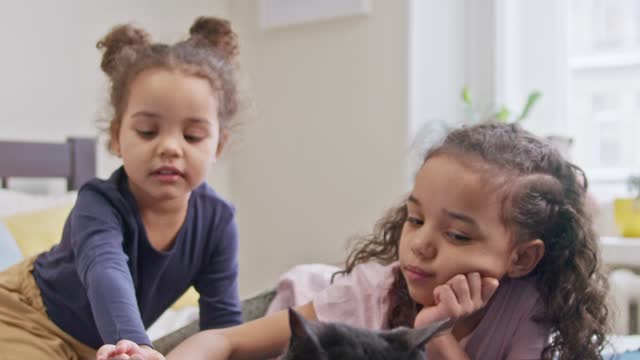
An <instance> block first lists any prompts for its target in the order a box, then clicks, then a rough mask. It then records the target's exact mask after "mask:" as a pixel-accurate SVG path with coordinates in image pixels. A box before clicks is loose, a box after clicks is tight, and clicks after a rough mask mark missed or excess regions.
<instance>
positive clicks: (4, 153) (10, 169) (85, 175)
mask: <svg viewBox="0 0 640 360" xmlns="http://www.w3.org/2000/svg"><path fill="white" fill-rule="evenodd" d="M95 174H96V146H95V139H92V138H77V137H72V138H68V139H67V142H64V143H44V142H21V141H0V179H1V183H0V185H1V187H3V188H6V187H7V180H8V178H10V177H28V178H31V177H35V178H43V177H58V178H65V179H67V188H68V190H77V189H78V188H79V187H80V186H81V185H82V184H84V183H85V182H86V181H87V180H89V179H91V178H93V177H95Z"/></svg>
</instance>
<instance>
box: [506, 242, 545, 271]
mask: <svg viewBox="0 0 640 360" xmlns="http://www.w3.org/2000/svg"><path fill="white" fill-rule="evenodd" d="M543 256H544V241H542V240H540V239H535V240H529V241H527V242H524V243H522V244H518V245H516V247H515V248H514V249H513V252H512V253H511V261H510V264H509V269H508V271H507V275H508V276H509V277H511V278H519V277H523V276H525V275H527V274H529V273H530V272H531V271H533V269H534V268H535V267H536V265H538V263H539V262H540V260H541V259H542V257H543Z"/></svg>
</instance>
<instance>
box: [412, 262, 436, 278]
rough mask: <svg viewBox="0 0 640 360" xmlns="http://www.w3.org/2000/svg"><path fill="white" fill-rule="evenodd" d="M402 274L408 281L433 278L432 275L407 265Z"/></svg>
mask: <svg viewBox="0 0 640 360" xmlns="http://www.w3.org/2000/svg"><path fill="white" fill-rule="evenodd" d="M404 273H405V276H406V277H407V278H409V280H414V281H415V280H425V279H429V278H432V277H434V276H435V274H434V273H431V272H428V271H424V270H422V269H420V268H418V267H416V266H411V265H407V266H405V267H404Z"/></svg>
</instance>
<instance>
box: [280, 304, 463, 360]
mask: <svg viewBox="0 0 640 360" xmlns="http://www.w3.org/2000/svg"><path fill="white" fill-rule="evenodd" d="M289 326H290V327H291V340H290V342H289V347H288V349H287V352H286V353H285V354H284V355H282V357H281V358H280V359H281V360H378V359H379V360H383V359H384V360H396V359H397V360H400V359H402V360H424V359H425V354H424V351H423V349H424V345H425V344H426V343H427V342H428V341H429V340H430V339H431V338H432V337H433V336H434V335H436V334H437V333H438V332H440V331H441V330H443V329H446V328H447V327H449V326H450V321H441V322H438V323H435V324H433V325H429V326H426V327H423V328H421V329H409V328H398V329H395V330H385V331H370V330H365V329H359V328H354V327H352V326H348V325H344V324H333V323H331V324H329V323H322V322H317V321H309V320H306V319H305V318H303V317H302V316H300V315H299V314H298V313H297V312H295V311H294V310H292V309H289Z"/></svg>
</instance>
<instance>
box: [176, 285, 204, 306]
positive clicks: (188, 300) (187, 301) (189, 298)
mask: <svg viewBox="0 0 640 360" xmlns="http://www.w3.org/2000/svg"><path fill="white" fill-rule="evenodd" d="M199 298H200V294H198V292H197V291H196V289H195V288H194V287H193V286H192V287H190V288H189V289H188V290H187V292H185V293H184V294H183V295H182V296H181V297H180V298H179V299H178V300H176V302H175V303H173V305H171V308H172V309H174V310H180V309H183V308H185V307H188V306H198V299H199Z"/></svg>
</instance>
